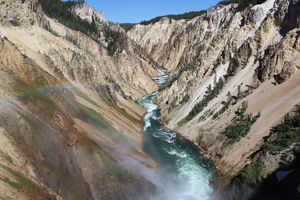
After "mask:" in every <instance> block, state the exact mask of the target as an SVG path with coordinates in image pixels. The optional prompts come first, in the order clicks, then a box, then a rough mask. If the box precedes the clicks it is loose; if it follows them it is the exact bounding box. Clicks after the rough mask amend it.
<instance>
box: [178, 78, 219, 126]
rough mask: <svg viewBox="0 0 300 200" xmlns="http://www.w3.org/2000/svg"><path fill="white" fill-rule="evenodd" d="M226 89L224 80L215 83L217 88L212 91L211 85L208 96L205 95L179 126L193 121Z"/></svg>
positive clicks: (207, 92)
mask: <svg viewBox="0 0 300 200" xmlns="http://www.w3.org/2000/svg"><path fill="white" fill-rule="evenodd" d="M223 87H224V81H223V79H222V78H220V79H219V81H218V82H216V81H215V87H214V88H213V89H212V88H211V85H209V86H208V87H207V91H206V92H205V93H206V94H205V95H204V97H203V99H202V101H200V102H199V103H197V104H196V105H195V106H194V107H193V109H192V110H191V111H190V112H189V114H188V115H187V116H186V117H185V118H184V119H183V120H181V121H180V122H179V123H178V125H179V126H180V125H182V124H184V123H186V122H188V121H190V120H192V119H193V118H194V117H195V116H196V115H197V114H199V113H200V112H201V111H202V110H203V109H204V108H205V107H206V106H207V105H208V103H209V102H210V101H211V100H212V99H213V98H215V97H216V96H217V95H218V94H219V93H220V92H221V90H222V88H223Z"/></svg>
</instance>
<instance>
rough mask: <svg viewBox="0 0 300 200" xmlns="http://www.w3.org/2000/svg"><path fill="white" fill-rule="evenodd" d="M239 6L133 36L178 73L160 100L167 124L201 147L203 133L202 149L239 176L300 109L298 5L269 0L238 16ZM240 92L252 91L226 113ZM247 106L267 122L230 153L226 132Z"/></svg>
mask: <svg viewBox="0 0 300 200" xmlns="http://www.w3.org/2000/svg"><path fill="white" fill-rule="evenodd" d="M236 6H237V5H235V4H230V5H217V6H215V7H212V8H210V9H208V10H207V12H206V13H204V14H203V15H201V16H199V17H196V18H194V19H192V20H184V19H183V20H178V21H176V20H171V19H168V18H163V19H161V20H160V21H159V22H157V23H154V24H150V25H136V26H134V27H133V28H132V29H131V30H130V31H129V32H128V36H129V37H130V38H132V39H133V40H134V41H136V42H137V43H138V44H140V45H141V46H142V47H144V48H145V50H146V51H147V52H148V53H149V54H150V55H151V56H153V58H154V59H155V60H156V61H157V62H158V64H160V65H163V66H165V67H166V68H167V69H169V70H171V71H172V73H171V74H170V77H169V79H168V81H169V87H167V88H165V89H164V90H163V91H162V92H160V93H159V95H158V97H157V100H156V102H157V103H158V105H159V107H160V108H161V113H162V116H161V120H162V121H163V122H165V126H167V127H168V128H170V129H172V130H176V131H178V132H179V133H181V134H182V135H184V136H185V137H187V138H189V139H190V140H192V141H195V143H198V142H199V140H198V138H199V137H200V136H201V135H202V136H201V137H200V138H201V139H202V142H201V144H200V146H203V144H206V145H205V146H206V147H203V149H204V150H206V152H207V155H208V156H209V157H210V158H212V159H213V160H215V162H216V163H217V167H218V169H220V171H221V172H222V173H227V172H228V171H229V170H230V169H231V171H230V172H232V173H234V171H238V170H239V169H241V168H242V167H243V166H245V165H246V164H247V163H249V162H251V158H249V156H250V155H251V154H252V153H253V152H255V151H256V150H257V149H259V148H260V146H261V145H262V144H263V138H264V137H265V136H268V135H269V134H270V132H269V130H270V128H271V127H272V126H274V125H276V124H278V122H280V120H281V119H282V118H283V117H284V115H285V114H286V113H288V112H290V111H291V110H293V109H294V108H295V105H296V104H297V103H299V102H298V99H299V80H300V79H299V68H300V65H299V63H300V60H299V55H300V53H299V50H300V49H299V30H300V29H299V12H296V10H295V9H297V8H299V1H297V0H295V1H294V0H285V1H281V0H267V1H265V2H264V3H263V4H258V5H255V6H250V7H249V8H246V9H244V10H243V11H240V12H235V11H234V9H235V7H236ZM234 64H236V69H235V70H234V72H233V73H231V74H230V69H231V68H232V66H233V65H234ZM220 78H222V79H223V80H224V82H225V86H224V87H223V89H222V90H221V92H220V93H219V94H218V95H216V97H214V98H213V99H211V100H210V101H209V102H208V104H207V105H206V106H205V107H204V109H203V110H202V111H201V112H199V113H197V114H195V116H194V117H193V119H192V120H190V121H188V122H186V123H181V121H182V120H183V119H184V118H185V117H186V116H187V115H188V114H189V113H190V112H191V111H192V109H193V108H194V107H195V105H196V104H197V103H198V102H200V101H201V100H202V99H203V97H204V95H206V94H207V90H208V89H207V88H208V87H209V85H210V86H211V87H212V88H214V86H215V85H216V82H217V81H218V80H219V79H220ZM239 91H240V92H241V91H242V92H243V91H244V92H246V91H247V92H250V91H251V92H250V93H249V94H247V95H245V96H244V97H243V98H242V99H239V100H237V102H236V103H235V104H234V105H231V106H229V107H228V108H226V109H225V110H223V111H221V110H222V108H223V107H224V104H225V103H226V102H228V98H229V97H230V96H231V97H233V98H236V97H238V96H239V95H240V94H241V93H239ZM278 95H279V96H278ZM282 96H285V97H284V98H283V97H282ZM184 99H186V100H185V101H183V100H184ZM244 101H246V102H248V108H247V112H249V113H252V114H253V115H255V114H257V113H258V112H260V113H261V117H260V118H259V119H258V120H257V121H256V123H255V124H254V125H253V126H252V128H251V130H250V132H249V133H248V134H247V136H246V137H244V138H242V139H241V140H239V141H238V142H235V143H234V144H232V145H227V146H226V148H225V146H224V144H225V137H224V135H223V134H221V133H222V132H223V131H224V129H225V128H226V127H227V126H228V125H229V124H230V122H231V121H232V119H233V118H234V117H235V116H236V115H235V114H234V113H235V111H236V110H237V109H238V108H239V107H241V105H242V102H244ZM275 107H276V109H273V108H275ZM219 111H220V112H219ZM216 113H221V114H218V115H217V114H216ZM214 115H215V116H217V117H215V118H214V117H213V116H214ZM270 116H272V117H270ZM196 141H198V142H196ZM233 166H234V170H232V169H233Z"/></svg>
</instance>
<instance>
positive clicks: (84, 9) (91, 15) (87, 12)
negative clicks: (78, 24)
mask: <svg viewBox="0 0 300 200" xmlns="http://www.w3.org/2000/svg"><path fill="white" fill-rule="evenodd" d="M73 12H75V14H76V15H78V16H79V17H80V18H81V19H84V20H86V21H88V22H90V23H92V22H93V19H94V20H95V21H97V22H104V21H106V20H105V17H104V13H103V11H102V12H100V13H99V12H98V11H96V10H95V9H94V8H92V7H90V6H88V5H87V3H86V2H85V3H83V4H81V5H78V6H76V7H75V8H74V10H73Z"/></svg>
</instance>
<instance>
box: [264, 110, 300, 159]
mask: <svg viewBox="0 0 300 200" xmlns="http://www.w3.org/2000/svg"><path fill="white" fill-rule="evenodd" d="M271 136H273V137H270V138H269V140H267V141H265V143H264V144H263V146H262V148H261V150H262V152H263V154H266V153H267V152H271V153H277V152H280V151H282V150H284V149H286V148H289V147H290V146H291V145H292V144H293V143H295V142H299V141H300V112H297V113H296V114H295V115H293V116H291V115H289V114H287V115H286V116H285V117H284V120H283V122H281V123H280V124H278V125H277V126H275V127H274V128H272V130H271Z"/></svg>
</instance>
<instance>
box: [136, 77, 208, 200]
mask: <svg viewBox="0 0 300 200" xmlns="http://www.w3.org/2000/svg"><path fill="white" fill-rule="evenodd" d="M165 72H166V75H164V76H161V77H155V78H153V80H155V81H156V82H157V83H158V84H159V85H160V86H161V85H163V84H164V83H165V82H166V80H167V78H168V71H165ZM157 94H158V92H155V93H152V94H150V95H147V96H145V97H143V98H142V99H140V100H138V103H139V104H141V105H142V106H144V108H145V109H146V110H147V114H146V115H145V117H144V124H145V126H144V130H147V129H148V128H149V127H151V118H152V119H157V117H158V116H157V114H158V112H156V111H157V109H158V106H157V105H155V104H154V103H153V99H154V98H155V97H156V95H157ZM147 134H152V136H153V137H155V138H158V139H160V140H162V141H164V142H166V144H168V145H166V147H163V148H162V149H163V151H165V152H166V153H167V154H168V155H170V156H174V157H173V158H174V159H173V160H174V162H175V163H176V164H175V165H174V166H173V167H175V168H176V170H175V171H177V173H175V172H171V171H169V170H162V172H161V174H159V175H158V177H160V180H158V181H159V183H156V185H159V186H160V187H161V189H162V191H161V192H160V193H159V194H156V195H154V196H153V197H152V198H151V200H209V199H211V194H212V192H213V189H212V188H211V187H210V181H211V180H212V178H213V173H212V172H211V171H209V170H208V169H206V168H205V167H203V166H202V164H200V163H199V160H196V159H195V158H194V157H193V156H191V155H190V154H189V153H188V151H187V150H186V149H184V148H183V147H181V146H176V144H175V142H176V133H174V132H171V131H168V130H164V129H162V128H158V129H157V130H156V131H155V132H153V133H147ZM162 167H163V166H162Z"/></svg>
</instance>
